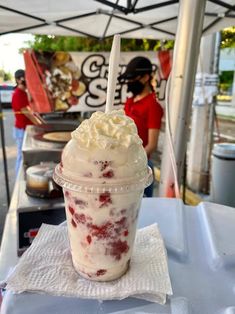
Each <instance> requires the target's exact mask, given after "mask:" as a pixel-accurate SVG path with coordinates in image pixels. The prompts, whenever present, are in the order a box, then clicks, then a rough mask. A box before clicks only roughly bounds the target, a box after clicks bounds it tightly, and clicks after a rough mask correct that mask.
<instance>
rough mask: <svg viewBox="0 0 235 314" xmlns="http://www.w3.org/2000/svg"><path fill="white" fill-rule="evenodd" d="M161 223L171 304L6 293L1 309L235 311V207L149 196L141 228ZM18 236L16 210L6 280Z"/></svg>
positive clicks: (1, 268)
mask: <svg viewBox="0 0 235 314" xmlns="http://www.w3.org/2000/svg"><path fill="white" fill-rule="evenodd" d="M155 222H156V223H157V224H158V226H159V229H160V232H161V234H162V236H163V239H164V242H165V246H166V249H167V253H168V265H169V274H170V278H171V284H172V289H173V295H172V296H170V297H168V299H167V302H166V304H165V305H159V304H157V303H153V302H148V301H145V300H140V299H136V298H126V299H124V300H120V301H118V300H109V301H103V302H102V301H100V300H91V299H80V298H70V297H62V296H52V295H48V294H37V293H32V292H31V293H30V292H22V293H20V294H14V293H12V292H11V291H6V292H5V294H4V298H3V303H2V311H1V313H2V314H8V313H10V314H14V313H17V314H19V313H22V314H29V313H30V314H31V313H34V314H37V313H38V314H39V313H42V312H44V313H61V314H62V313H63V314H64V313H85V314H89V313H116V314H117V313H119V314H121V313H122V314H124V313H125V314H129V313H159V314H160V313H161V314H162V313H165V314H166V313H174V314H183V313H185V314H188V313H195V314H199V313H202V314H204V313H208V314H215V313H218V314H227V313H235V301H234V300H235V299H234V287H235V279H234V276H233V270H234V267H235V246H234V245H233V239H234V237H235V228H234V225H235V209H234V208H231V207H226V206H221V205H217V204H213V203H201V204H199V205H198V206H196V207H192V206H186V205H184V204H183V203H182V201H181V200H177V199H165V198H151V199H147V198H144V199H143V201H142V205H141V210H140V217H139V225H138V227H139V228H142V227H145V226H148V225H151V224H153V223H155ZM15 234H16V231H15V218H14V213H13V212H12V211H11V212H9V214H8V217H7V220H6V224H5V229H4V236H3V243H2V249H1V255H0V279H1V280H4V279H5V278H6V276H7V275H8V273H9V272H10V271H11V268H12V267H13V266H14V264H16V263H17V259H18V258H17V255H16V236H15ZM8 239H11V241H7V240H8ZM147 259H148V257H147V256H146V261H147ZM7 261H8V263H7Z"/></svg>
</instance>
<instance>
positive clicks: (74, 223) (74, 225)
mask: <svg viewBox="0 0 235 314" xmlns="http://www.w3.org/2000/svg"><path fill="white" fill-rule="evenodd" d="M71 224H72V225H73V227H75V228H76V227H77V224H76V222H75V221H74V220H73V219H71Z"/></svg>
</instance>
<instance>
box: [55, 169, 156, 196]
mask: <svg viewBox="0 0 235 314" xmlns="http://www.w3.org/2000/svg"><path fill="white" fill-rule="evenodd" d="M53 179H54V181H55V182H56V183H57V184H58V185H60V186H61V187H62V188H65V189H68V190H72V191H77V192H85V193H103V192H105V191H108V192H110V193H128V192H130V191H136V190H144V189H145V188H146V187H147V186H149V185H150V184H151V183H152V182H153V173H152V170H151V168H150V167H148V166H146V168H145V169H144V170H143V171H141V172H139V173H137V174H136V175H135V176H134V177H129V178H121V179H106V180H104V179H97V178H86V177H77V176H76V175H75V174H74V173H71V172H68V171H63V168H62V167H61V164H58V165H57V166H56V167H55V171H54V174H53Z"/></svg>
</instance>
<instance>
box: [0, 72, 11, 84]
mask: <svg viewBox="0 0 235 314" xmlns="http://www.w3.org/2000/svg"><path fill="white" fill-rule="evenodd" d="M11 79H12V75H11V73H10V72H6V71H5V70H3V69H0V81H3V82H6V81H10V80H11Z"/></svg>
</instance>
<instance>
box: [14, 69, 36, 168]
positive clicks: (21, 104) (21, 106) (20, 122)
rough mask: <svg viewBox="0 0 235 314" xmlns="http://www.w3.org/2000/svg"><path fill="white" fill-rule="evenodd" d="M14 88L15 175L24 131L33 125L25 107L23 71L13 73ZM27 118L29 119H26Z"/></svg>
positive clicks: (25, 95) (19, 162)
mask: <svg viewBox="0 0 235 314" xmlns="http://www.w3.org/2000/svg"><path fill="white" fill-rule="evenodd" d="M15 80H16V84H17V86H16V88H15V90H14V93H13V95H12V109H13V111H14V115H15V124H14V130H13V134H14V138H15V140H16V144H17V158H16V167H15V170H16V174H17V173H18V171H19V168H20V164H21V160H22V144H23V138H24V131H25V128H26V126H27V125H30V124H33V123H32V121H31V120H30V115H29V114H28V109H27V107H28V106H29V101H28V95H27V93H26V82H25V71H24V70H17V71H16V72H15ZM28 116H29V117H28Z"/></svg>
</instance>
